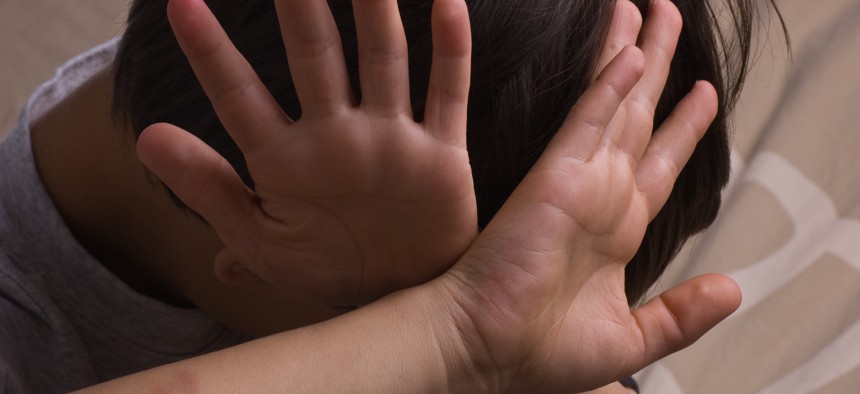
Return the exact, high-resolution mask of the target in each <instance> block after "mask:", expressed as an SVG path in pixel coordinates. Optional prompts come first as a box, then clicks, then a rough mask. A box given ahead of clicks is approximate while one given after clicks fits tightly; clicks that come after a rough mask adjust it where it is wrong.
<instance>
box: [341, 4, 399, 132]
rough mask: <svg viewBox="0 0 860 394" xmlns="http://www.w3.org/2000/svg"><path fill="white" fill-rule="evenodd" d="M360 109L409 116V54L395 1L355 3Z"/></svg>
mask: <svg viewBox="0 0 860 394" xmlns="http://www.w3.org/2000/svg"><path fill="white" fill-rule="evenodd" d="M352 3H353V12H354V14H355V26H356V34H357V37H358V61H359V71H360V75H359V78H360V79H361V106H362V108H365V109H368V110H385V111H387V110H393V111H394V112H399V113H407V114H410V116H411V114H412V105H411V101H410V98H409V54H408V50H407V46H406V34H405V33H404V32H403V23H402V22H401V21H400V11H399V10H398V7H397V1H395V0H354V1H353V2H352Z"/></svg>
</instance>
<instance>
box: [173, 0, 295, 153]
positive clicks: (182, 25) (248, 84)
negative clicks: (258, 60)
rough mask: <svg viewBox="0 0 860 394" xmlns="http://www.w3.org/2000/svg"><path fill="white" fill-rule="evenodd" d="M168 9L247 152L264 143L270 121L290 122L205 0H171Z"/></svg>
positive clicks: (215, 102) (209, 93) (185, 46)
mask: <svg viewBox="0 0 860 394" xmlns="http://www.w3.org/2000/svg"><path fill="white" fill-rule="evenodd" d="M167 11H168V12H167V15H168V18H169V20H170V25H171V26H172V27H173V31H174V34H175V35H176V39H177V40H178V41H179V44H180V46H181V47H182V51H183V52H184V53H185V55H186V56H187V57H188V61H189V63H190V64H191V67H192V69H193V70H194V74H195V75H196V76H197V79H198V80H199V81H200V84H201V86H203V90H204V91H206V95H207V96H208V97H209V100H211V101H212V105H213V107H214V109H215V112H216V113H217V114H218V118H219V119H220V120H221V122H222V123H223V124H224V127H225V128H226V129H227V131H228V132H229V133H230V136H231V137H232V138H233V140H234V141H235V142H236V144H237V145H238V146H239V148H240V149H241V150H242V151H243V152H245V153H248V152H251V151H253V149H254V148H255V147H257V146H260V145H261V144H263V143H264V142H265V141H266V140H267V139H268V137H269V136H270V134H271V133H272V132H273V130H276V128H273V127H272V125H284V126H285V125H287V124H288V123H289V122H290V121H289V118H287V116H286V115H285V114H284V112H283V111H282V110H281V108H280V106H278V104H277V102H275V100H274V99H273V98H272V95H271V94H270V93H269V91H268V89H266V86H265V85H263V83H262V82H261V81H260V79H259V78H258V77H257V74H256V73H255V72H254V70H253V69H252V68H251V66H250V65H249V64H248V62H247V61H246V60H245V58H244V57H243V56H242V54H240V53H239V51H238V50H236V47H235V46H233V44H232V42H230V39H229V38H228V37H227V34H226V33H224V30H223V29H222V28H221V25H220V24H219V23H218V20H217V19H215V16H214V15H212V12H210V11H209V8H207V7H206V4H205V3H204V2H203V1H201V0H171V1H170V3H169V4H168V9H167Z"/></svg>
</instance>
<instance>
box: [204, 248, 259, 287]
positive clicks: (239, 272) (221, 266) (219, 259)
mask: <svg viewBox="0 0 860 394" xmlns="http://www.w3.org/2000/svg"><path fill="white" fill-rule="evenodd" d="M215 276H216V277H217V278H218V280H220V281H221V282H223V283H224V284H228V285H232V286H242V285H247V284H250V283H254V282H257V281H259V280H260V278H259V277H257V275H255V274H254V273H253V272H251V271H249V270H248V269H247V268H245V266H243V265H242V263H240V262H239V260H236V258H235V257H233V254H232V253H230V251H228V250H227V249H222V250H221V251H220V252H219V253H218V255H217V256H215Z"/></svg>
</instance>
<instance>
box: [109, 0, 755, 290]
mask: <svg viewBox="0 0 860 394" xmlns="http://www.w3.org/2000/svg"><path fill="white" fill-rule="evenodd" d="M467 2H468V3H469V8H470V15H471V20H472V30H473V66H472V70H473V73H472V86H471V96H470V105H469V123H468V125H469V128H468V148H469V154H470V157H471V162H472V167H473V174H474V178H475V188H476V193H477V199H478V209H479V222H480V224H481V225H482V226H483V225H485V224H486V223H487V222H488V221H489V220H490V218H491V217H492V216H493V215H494V213H495V212H496V211H497V210H498V209H499V208H500V207H501V205H502V204H503V203H504V201H505V200H506V199H507V197H508V196H509V194H510V193H511V192H512V191H513V189H514V188H515V187H516V185H517V184H518V183H519V181H520V180H521V179H522V177H523V176H524V175H525V174H526V172H527V171H528V170H529V168H531V166H532V165H533V164H534V162H535V161H536V160H537V158H538V157H539V156H540V154H541V152H542V151H543V149H544V147H545V146H546V144H547V143H548V142H549V140H550V139H551V138H552V136H553V135H554V133H555V132H556V130H558V128H559V127H560V126H561V124H562V122H563V121H564V119H565V117H566V116H567V113H568V111H569V110H570V108H571V106H572V105H573V103H574V102H575V101H576V100H577V98H578V97H579V96H580V94H581V93H582V92H583V91H584V90H585V88H586V87H587V85H588V83H589V81H590V77H591V75H592V74H593V71H594V68H595V63H596V58H597V55H598V53H599V51H600V47H601V44H602V40H603V37H604V36H605V34H606V31H607V29H608V24H609V21H610V17H611V13H612V8H613V2H610V1H605V0H561V1H560V0H468V1H467ZM166 3H167V0H161V1H155V0H146V1H142V0H135V1H134V2H133V5H132V8H131V11H130V15H129V26H128V30H127V31H126V33H125V34H124V36H123V38H122V42H121V44H120V50H119V54H118V56H117V60H116V63H115V71H116V81H115V82H116V83H115V97H114V102H115V109H114V110H115V114H116V115H117V116H118V117H119V119H121V120H122V121H124V122H128V123H129V124H130V125H131V128H132V130H133V131H134V133H135V135H137V134H139V133H140V132H141V131H142V130H143V129H144V128H145V127H147V126H149V125H151V124H153V123H157V122H169V123H173V124H175V125H177V126H180V127H182V128H184V129H186V130H189V131H191V132H193V133H195V134H197V136H198V137H200V138H201V139H203V140H204V141H206V142H207V143H208V144H209V145H211V146H213V147H214V148H215V149H216V150H217V151H219V152H220V153H221V154H222V155H223V156H224V157H225V158H227V159H228V160H229V161H230V162H231V163H232V164H233V165H234V166H235V167H236V169H237V171H238V172H239V173H240V174H241V175H242V176H243V177H244V179H245V181H246V182H247V183H248V184H249V185H251V182H252V181H251V179H250V177H249V176H248V172H247V170H246V169H245V165H244V162H243V158H242V155H241V152H239V150H238V149H237V148H236V146H235V145H234V144H233V143H232V141H231V140H230V138H229V137H228V135H227V133H226V132H225V131H224V129H223V127H222V126H221V124H220V123H219V121H218V118H217V117H216V115H215V113H214V111H213V110H212V108H211V105H210V103H209V100H208V99H207V97H206V95H205V94H204V92H203V90H202V89H201V87H200V86H199V84H198V82H197V79H196V78H195V76H194V74H193V72H192V70H191V68H190V66H189V65H188V63H187V61H186V59H185V56H184V55H183V53H182V51H181V50H180V48H179V46H178V44H177V43H176V40H175V39H174V37H173V33H172V31H171V29H170V26H169V24H168V21H167V18H166V15H165V10H166ZM207 3H208V4H209V6H210V8H211V9H212V11H213V13H214V14H215V15H216V16H217V17H218V19H219V20H220V21H221V23H222V25H223V26H224V29H225V30H226V31H227V33H228V34H229V35H230V37H231V38H232V40H233V41H234V43H235V45H236V46H237V48H238V49H239V50H240V51H241V52H242V53H243V54H244V55H245V56H246V57H247V58H248V61H249V62H250V63H251V64H252V66H253V67H254V68H255V69H256V71H257V73H258V74H259V76H260V78H261V80H262V81H263V82H264V83H265V84H266V85H267V86H268V87H269V90H270V91H271V92H272V94H273V95H274V96H275V97H276V99H277V100H278V102H279V103H280V104H281V106H282V107H283V108H284V110H285V111H286V112H287V113H288V114H289V115H290V116H291V117H293V118H298V117H300V115H301V109H300V108H299V104H298V100H297V98H296V95H295V92H294V91H293V88H292V82H291V80H290V77H289V71H288V67H287V63H286V55H285V53H284V49H283V45H282V42H281V36H280V34H279V28H278V21H277V18H276V15H275V9H274V5H273V1H272V0H246V1H230V0H208V1H207ZM634 3H636V4H637V5H639V7H640V9H641V10H642V11H643V15H646V17H647V14H646V12H647V4H648V0H635V1H634ZM718 3H725V4H726V5H728V6H727V7H725V8H724V9H725V10H727V11H728V12H730V15H731V16H732V17H733V18H730V19H729V20H731V21H732V22H734V23H732V24H729V25H724V26H723V27H724V28H727V29H729V30H723V31H720V30H719V28H720V27H719V25H718V22H717V15H716V14H715V10H714V8H712V7H716V8H718V9H720V7H718V6H717V5H711V2H707V1H681V2H678V4H677V6H678V8H679V9H680V11H681V13H682V15H683V17H684V22H685V27H684V30H683V32H682V34H681V38H680V42H679V45H678V51H677V53H676V55H675V59H674V61H673V64H672V71H671V73H670V75H669V79H668V82H667V85H666V89H665V91H664V92H663V97H662V99H661V101H660V105H659V106H658V108H657V113H656V118H655V124H658V125H659V124H660V123H661V122H662V121H663V120H664V119H665V118H666V117H667V116H668V114H669V112H670V111H671V109H672V108H673V107H674V106H675V104H676V103H677V102H678V101H679V100H680V99H681V98H682V97H684V95H685V94H686V93H687V92H688V91H689V90H690V89H691V88H692V86H693V84H694V83H695V82H696V81H697V80H708V81H710V82H711V83H713V84H714V86H715V87H716V88H717V91H718V92H719V93H720V112H719V115H718V117H717V119H716V121H715V122H714V124H713V125H712V126H711V128H710V130H709V132H708V133H707V135H706V136H705V137H704V139H703V140H702V141H701V143H700V144H699V146H698V149H697V150H696V152H695V153H694V154H693V156H692V157H691V158H690V161H689V164H688V165H687V167H686V168H685V170H684V171H683V173H682V174H681V176H680V177H679V179H678V182H677V184H676V186H675V189H674V190H673V192H672V195H671V197H670V198H669V200H668V202H667V203H666V206H665V207H664V208H663V210H662V211H661V212H660V214H659V215H658V216H657V217H656V219H654V221H653V222H652V223H651V225H650V226H649V228H648V232H647V233H646V235H645V239H644V240H643V243H642V246H641V248H640V249H639V251H638V252H637V254H636V256H635V257H634V259H633V261H632V262H631V264H630V265H629V266H628V268H627V292H628V296H629V299H630V300H631V301H634V300H637V299H639V298H640V297H641V296H642V294H643V293H644V292H645V290H647V288H648V287H650V285H651V284H652V283H653V282H654V281H655V280H656V279H657V277H658V276H659V275H660V274H661V273H662V272H663V270H664V269H665V267H666V265H667V264H668V262H669V260H670V259H671V258H672V257H673V256H674V255H675V253H676V252H677V250H678V249H679V248H680V246H681V245H682V243H683V242H684V241H685V240H686V239H687V238H688V237H689V236H690V235H692V234H695V233H696V232H699V231H701V230H702V229H704V228H705V227H706V226H707V225H709V224H710V223H711V222H712V221H713V220H714V218H715V216H716V213H717V209H718V207H719V205H720V192H721V189H722V187H723V186H724V185H725V183H726V182H727V180H728V176H729V146H728V138H727V134H728V119H727V116H728V114H729V112H730V111H731V108H732V105H733V103H734V102H735V100H736V98H737V94H738V91H739V89H740V85H741V83H742V81H743V79H744V76H745V72H746V67H747V60H748V56H749V50H750V32H751V29H752V26H751V25H752V20H753V18H752V15H753V12H754V8H755V7H754V5H753V4H752V0H723V1H721V2H718ZM329 4H330V6H331V9H332V12H333V14H334V17H335V20H336V21H337V23H338V26H339V27H340V30H341V34H342V40H343V46H344V51H345V53H346V59H347V66H348V68H349V73H350V77H351V78H352V82H353V83H352V85H353V89H354V91H355V92H356V94H357V95H359V96H360V89H359V84H358V69H357V68H358V66H357V62H356V52H357V45H356V38H355V28H354V24H353V19H352V11H351V8H352V7H351V1H350V0H330V1H329ZM399 4H400V8H401V15H402V17H403V23H404V27H405V29H406V34H407V39H408V42H409V53H410V71H411V73H410V78H411V87H412V103H413V110H414V113H415V115H416V120H420V118H421V117H422V111H423V108H424V97H425V95H426V86H427V80H428V78H429V71H430V63H431V61H430V59H431V49H432V48H431V41H430V37H431V35H430V8H431V5H432V1H431V0H401V1H399ZM721 18H722V16H721ZM723 20H725V19H724V18H723ZM571 181H572V182H575V181H576V180H571Z"/></svg>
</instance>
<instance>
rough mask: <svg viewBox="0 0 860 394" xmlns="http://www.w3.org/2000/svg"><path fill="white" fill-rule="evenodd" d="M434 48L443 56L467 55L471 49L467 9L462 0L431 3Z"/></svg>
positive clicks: (444, 0)
mask: <svg viewBox="0 0 860 394" xmlns="http://www.w3.org/2000/svg"><path fill="white" fill-rule="evenodd" d="M432 25H433V26H432V31H433V36H434V39H433V40H434V50H436V53H437V54H439V55H443V56H459V55H468V54H470V53H471V50H472V33H471V26H470V20H469V9H468V7H467V6H466V2H465V1H464V0H437V1H435V2H434V3H433V11H432Z"/></svg>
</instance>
